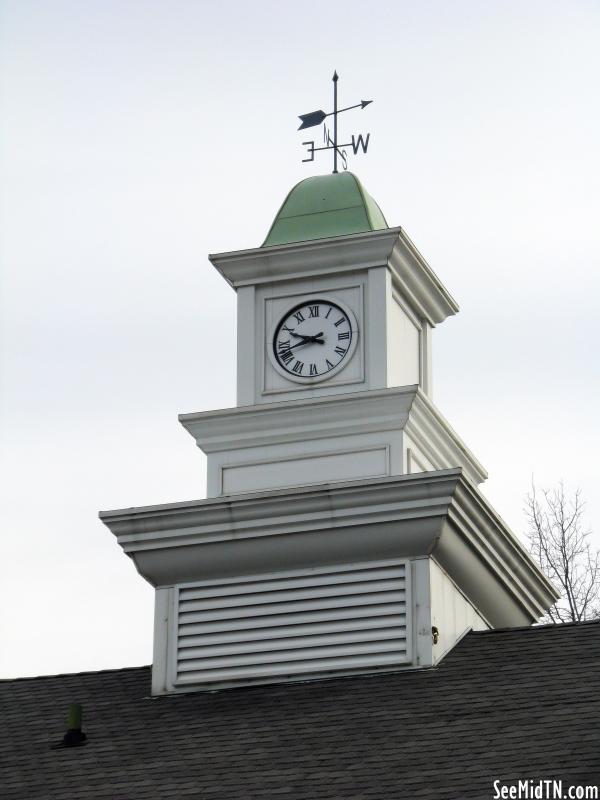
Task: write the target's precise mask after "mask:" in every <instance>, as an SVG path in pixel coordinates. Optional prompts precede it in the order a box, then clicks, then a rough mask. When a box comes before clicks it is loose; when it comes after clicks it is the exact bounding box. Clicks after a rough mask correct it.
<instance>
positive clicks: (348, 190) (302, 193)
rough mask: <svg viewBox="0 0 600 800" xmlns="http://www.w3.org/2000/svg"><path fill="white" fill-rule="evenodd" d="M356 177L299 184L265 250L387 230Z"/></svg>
mask: <svg viewBox="0 0 600 800" xmlns="http://www.w3.org/2000/svg"><path fill="white" fill-rule="evenodd" d="M387 227H388V225H387V222H386V221H385V217H384V216H383V214H382V213H381V209H380V208H379V206H378V205H377V203H376V202H375V200H373V198H372V197H371V195H370V194H369V193H368V192H367V191H366V190H365V189H364V187H363V185H362V184H361V182H360V181H359V180H358V178H357V177H356V175H353V174H352V173H351V172H339V173H334V174H331V175H316V176H314V177H312V178H306V179H305V180H303V181H300V183H297V184H296V185H295V186H294V188H293V189H292V190H291V192H290V193H289V194H288V196H287V197H286V198H285V200H284V202H283V205H282V206H281V208H280V209H279V211H278V213H277V216H276V217H275V220H274V222H273V224H272V225H271V229H270V230H269V233H268V235H267V238H266V239H265V242H264V244H263V247H270V246H272V245H276V244H287V243H289V242H304V241H308V240H310V239H324V238H327V237H330V236H345V235H347V234H349V233H365V232H366V231H379V230H382V229H384V228H387Z"/></svg>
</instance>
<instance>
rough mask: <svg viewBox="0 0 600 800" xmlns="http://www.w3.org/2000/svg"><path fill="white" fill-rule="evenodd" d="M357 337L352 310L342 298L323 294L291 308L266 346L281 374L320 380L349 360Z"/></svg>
mask: <svg viewBox="0 0 600 800" xmlns="http://www.w3.org/2000/svg"><path fill="white" fill-rule="evenodd" d="M357 341H358V325H357V323H356V318H355V317H354V314H353V313H352V311H351V310H350V309H349V308H348V307H347V306H346V305H344V303H342V302H341V301H340V300H334V299H333V298H329V297H327V296H325V295H322V296H320V297H311V298H310V299H309V300H304V301H303V302H302V303H296V304H295V305H293V306H292V307H291V308H289V309H288V310H287V311H286V312H285V313H284V314H283V316H281V317H280V319H279V320H278V321H277V322H276V324H275V326H274V327H273V330H272V332H271V336H270V338H269V341H268V342H267V350H268V352H269V358H270V361H271V363H272V365H273V366H274V367H275V369H276V370H277V372H279V374H280V375H283V376H284V377H285V378H288V379H289V380H292V381H296V382H298V383H317V382H319V381H324V380H327V379H328V378H331V377H333V376H334V375H336V374H337V373H338V372H340V370H342V369H343V368H344V367H345V366H346V364H348V362H349V361H350V358H351V356H352V354H353V352H354V349H355V348H356V343H357Z"/></svg>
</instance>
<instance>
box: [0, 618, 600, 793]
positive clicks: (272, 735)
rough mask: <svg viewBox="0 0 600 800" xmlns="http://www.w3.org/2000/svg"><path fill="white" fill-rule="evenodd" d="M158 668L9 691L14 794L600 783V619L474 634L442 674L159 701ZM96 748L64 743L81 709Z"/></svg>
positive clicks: (5, 726) (5, 758) (6, 739)
mask: <svg viewBox="0 0 600 800" xmlns="http://www.w3.org/2000/svg"><path fill="white" fill-rule="evenodd" d="M149 692H150V670H149V668H148V667H138V668H132V669H121V670H114V671H104V672H95V673H94V672H92V673H81V674H73V675H58V676H51V677H41V678H31V679H20V680H12V681H2V682H0V712H1V719H2V726H1V733H0V738H1V739H2V743H1V747H0V797H1V798H2V799H3V800H16V798H18V799H19V800H33V799H34V798H35V800H42V799H44V800H45V799H46V798H48V799H50V798H74V799H75V800H77V799H81V800H88V799H89V800H100V798H110V800H145V799H146V798H148V799H150V798H161V800H162V799H163V798H180V797H181V798H183V797H194V798H198V799H199V800H200V799H203V800H237V799H238V798H240V799H241V798H244V800H250V799H251V798H256V799H257V800H258V799H259V798H260V800H263V799H264V798H290V799H292V798H293V800H308V799H309V798H318V800H336V798H340V800H359V799H361V798H364V799H365V800H367V798H368V799H369V800H374V799H375V798H377V800H383V799H384V798H386V799H387V798H389V799H390V800H391V799H392V798H393V800H400V799H401V798H407V800H408V798H410V799H411V800H412V799H413V798H414V799H416V798H436V799H437V798H440V799H442V798H443V800H463V798H465V799H466V798H481V799H482V800H483V798H486V800H487V798H491V797H493V796H494V790H493V781H494V780H496V779H500V780H506V781H509V780H510V781H516V780H525V779H532V780H539V779H540V778H556V779H558V778H562V779H563V780H564V781H565V782H566V783H568V784H582V785H586V784H592V785H597V784H598V783H599V782H600V623H587V624H580V625H564V626H549V627H540V628H521V629H514V630H506V631H488V632H483V633H470V634H468V635H467V636H466V637H465V638H464V639H463V640H462V641H461V642H460V643H459V644H458V646H457V647H456V648H455V649H454V650H453V651H452V652H451V653H450V654H449V655H448V656H447V657H446V659H445V660H444V661H443V662H442V663H441V664H440V665H439V666H438V667H437V668H435V669H431V670H421V671H413V672H396V673H376V674H373V675H363V676H356V677H351V678H332V679H329V680H319V681H313V682H307V683H296V684H277V685H272V686H259V687H246V688H238V689H230V690H226V691H221V692H214V693H196V694H188V695H177V696H167V697H159V698H151V697H150V696H149ZM72 702H80V703H82V705H83V714H84V730H85V732H86V733H87V736H88V740H87V744H86V745H85V746H84V747H79V748H70V749H61V750H53V749H51V748H52V745H53V744H55V743H57V742H59V741H60V739H61V737H62V735H63V733H64V731H65V718H66V712H67V708H68V705H69V703H72Z"/></svg>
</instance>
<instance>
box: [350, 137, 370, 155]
mask: <svg viewBox="0 0 600 800" xmlns="http://www.w3.org/2000/svg"><path fill="white" fill-rule="evenodd" d="M370 135H371V134H370V133H367V138H366V139H363V137H362V133H359V134H358V136H355V135H354V134H352V149H353V150H354V155H356V154H357V153H358V149H359V147H362V151H363V153H366V152H367V148H368V147H369V136H370Z"/></svg>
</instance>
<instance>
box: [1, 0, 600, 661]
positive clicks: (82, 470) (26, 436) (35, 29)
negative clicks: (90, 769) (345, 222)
mask: <svg viewBox="0 0 600 800" xmlns="http://www.w3.org/2000/svg"><path fill="white" fill-rule="evenodd" d="M0 14H1V17H0V80H1V87H0V91H1V95H0V104H1V106H0V118H1V120H2V122H1V128H0V170H1V172H0V203H1V205H0V226H1V227H0V237H1V238H0V267H1V312H2V363H1V367H2V374H1V377H2V406H1V413H2V419H1V421H2V468H3V474H2V478H1V484H0V485H1V491H2V507H3V522H2V539H1V546H2V554H1V561H0V573H1V576H0V577H1V587H0V591H1V594H2V597H1V603H0V607H1V609H2V611H1V612H0V614H1V620H0V625H1V626H2V637H1V640H2V649H1V651H0V675H2V676H13V675H35V674H43V673H51V672H64V671H76V670H83V669H100V668H105V667H120V666H126V665H135V664H143V663H149V662H150V659H151V636H152V614H153V608H152V590H151V588H150V587H149V586H148V585H146V584H145V583H144V581H143V580H142V578H140V577H139V576H138V575H137V573H136V572H135V570H134V568H133V565H132V563H131V562H130V561H129V560H128V559H127V558H126V556H124V555H123V554H122V552H121V551H120V549H119V548H118V546H117V545H116V543H115V541H114V540H113V538H112V536H111V534H110V533H109V531H108V530H107V529H106V528H105V527H104V526H103V525H102V524H101V523H100V522H99V521H98V519H97V512H98V510H99V509H110V508H119V507H124V506H132V505H142V504H147V503H160V502H168V501H176V500H186V499H192V498H196V497H202V496H203V495H204V483H205V477H204V476H205V473H204V463H203V456H202V454H201V453H200V452H199V451H198V450H197V449H196V448H195V445H194V442H193V440H192V439H191V437H189V435H188V434H187V433H186V432H185V431H184V430H183V428H181V427H180V425H179V424H178V422H177V413H178V412H190V411H199V410H202V409H210V408H221V407H227V406H231V405H234V404H235V389H234V369H235V295H234V292H233V291H232V290H231V289H230V288H229V287H228V286H227V285H226V284H225V282H224V281H223V280H222V279H221V278H220V277H219V276H218V275H217V274H216V273H215V272H214V270H213V269H212V267H211V266H210V264H209V262H208V260H207V258H206V254H207V253H208V252H218V251H221V250H235V249H239V248H244V247H252V246H257V245H259V244H260V243H261V242H262V240H263V238H264V236H265V234H266V232H267V230H268V228H269V225H270V223H271V221H272V219H273V216H274V215H275V213H276V211H277V209H278V207H279V205H280V203H281V202H282V200H283V199H284V197H285V194H286V193H287V191H288V190H289V189H290V188H291V187H292V185H293V184H294V183H296V182H297V181H298V180H300V179H302V178H303V177H307V176H308V175H312V174H320V173H323V172H327V171H329V170H330V166H329V163H328V162H327V161H326V160H325V159H323V160H321V161H320V162H319V161H316V162H315V163H314V164H302V163H301V158H302V157H303V155H302V149H301V147H300V142H301V141H302V140H303V138H305V137H303V135H302V134H301V133H298V132H297V131H296V128H297V119H296V116H297V115H298V114H301V113H305V112H308V111H311V110H314V109H317V108H321V107H323V108H325V107H327V106H328V105H329V96H330V78H331V74H332V72H333V69H334V68H336V69H337V70H338V72H339V74H340V100H341V101H342V102H343V103H344V104H346V102H348V103H352V102H356V101H357V100H358V99H361V98H373V100H374V101H375V102H374V103H373V105H371V106H369V108H368V109H366V110H365V111H364V112H356V114H357V116H354V117H352V118H351V117H350V115H347V120H344V127H345V130H346V131H349V130H351V129H353V130H363V131H367V130H369V131H371V145H370V148H369V153H368V155H367V156H357V157H356V158H355V159H353V160H352V162H351V169H352V170H353V171H354V172H356V174H357V175H358V176H359V177H360V178H361V180H362V181H363V183H364V184H365V186H366V188H367V189H368V191H369V192H370V193H371V194H372V195H373V196H374V197H375V198H376V200H377V201H378V202H379V204H380V206H381V208H382V210H383V212H384V214H385V215H386V217H387V220H388V222H389V223H390V225H402V226H403V227H404V228H405V229H406V231H407V232H408V234H409V236H410V237H411V238H412V239H413V241H414V242H415V243H416V245H417V247H418V248H419V249H420V250H421V252H422V253H423V255H424V256H425V257H426V258H427V259H428V261H429V263H430V264H431V266H432V267H433V269H434V270H435V271H436V272H437V274H438V275H439V276H440V278H441V279H442V281H443V282H444V284H445V285H446V286H447V287H448V289H449V290H450V292H451V293H452V294H453V295H454V296H455V297H456V299H457V300H458V302H459V303H460V305H461V313H460V314H459V315H458V316H457V317H455V318H453V319H451V320H449V321H447V322H446V323H444V324H443V325H441V326H440V327H439V328H438V329H437V330H436V332H435V336H434V400H435V402H436V404H437V405H438V407H439V408H440V410H441V411H442V413H443V414H444V415H445V416H446V417H447V419H448V420H449V421H450V423H451V424H452V425H453V426H454V428H455V429H456V430H457V432H458V433H459V435H460V436H461V437H462V438H463V439H464V440H465V441H466V443H467V444H468V446H469V447H470V448H471V449H472V450H473V452H474V453H475V455H476V456H477V457H478V458H479V459H480V460H481V461H482V462H483V464H484V465H485V466H486V467H487V469H488V470H489V473H490V480H489V481H488V483H486V484H485V485H484V487H483V490H484V493H485V494H486V495H487V496H488V497H489V498H490V500H491V501H492V502H493V503H494V505H495V506H496V508H497V509H498V511H499V512H500V514H501V515H502V516H504V517H505V519H506V520H507V521H508V522H509V524H511V526H512V527H513V529H514V530H515V532H517V533H520V532H521V531H522V530H523V529H524V518H523V514H522V505H523V496H524V494H525V493H526V492H527V490H528V486H529V482H530V478H531V474H532V473H534V474H535V476H536V479H537V481H538V482H539V483H540V484H547V485H552V484H555V483H556V482H557V481H558V480H559V479H560V478H564V479H565V481H566V483H567V485H568V486H571V487H575V486H581V488H582V489H583V491H584V493H585V496H586V498H587V501H588V519H589V522H590V525H592V526H593V527H594V529H595V531H596V534H595V535H596V542H598V543H600V536H599V535H598V533H599V532H600V500H599V495H598V479H597V475H598V470H597V453H598V451H599V450H600V441H599V438H600V437H599V424H598V407H599V394H600V392H599V391H598V389H599V382H600V381H599V374H598V355H597V349H598V344H599V342H600V323H599V321H598V313H597V309H598V297H599V294H600V291H599V290H600V236H599V231H598V220H599V219H600V148H599V145H598V143H599V142H600V110H599V101H598V97H599V96H600V93H599V91H598V84H599V77H600V48H599V47H598V41H600V5H599V4H598V2H596V1H595V0H594V2H592V1H591V0H590V2H586V1H585V0H578V1H577V0H564V2H552V0H539V1H538V0H528V2H523V0H518V2H511V1H510V0H502V2H501V1H500V0H490V2H485V3H483V2H479V0H477V1H476V2H460V1H459V2H452V3H448V2H419V3H414V2H405V1H404V0H402V1H401V2H398V1H396V2H374V3H365V2H353V1H352V0H348V1H345V2H343V3H342V2H340V3H328V4H325V3H322V2H321V3H313V2H303V3H300V4H294V5H293V6H292V5H291V4H284V3H281V2H264V0H258V2H252V3H242V2H229V3H227V2H226V3H209V2H198V1H196V2H193V0H187V2H184V1H183V0H169V2H168V3H167V2H152V1H151V0H147V1H146V2H141V1H140V2H132V1H129V2H127V1H126V0H125V1H124V0H120V2H108V1H107V0H104V1H103V2H100V0H86V1H85V2H81V0H71V2H61V1H60V0H50V2H45V3H40V2H33V0H13V1H12V2H11V1H9V0H1V2H0ZM346 126H347V127H346ZM350 126H351V127H350Z"/></svg>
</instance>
